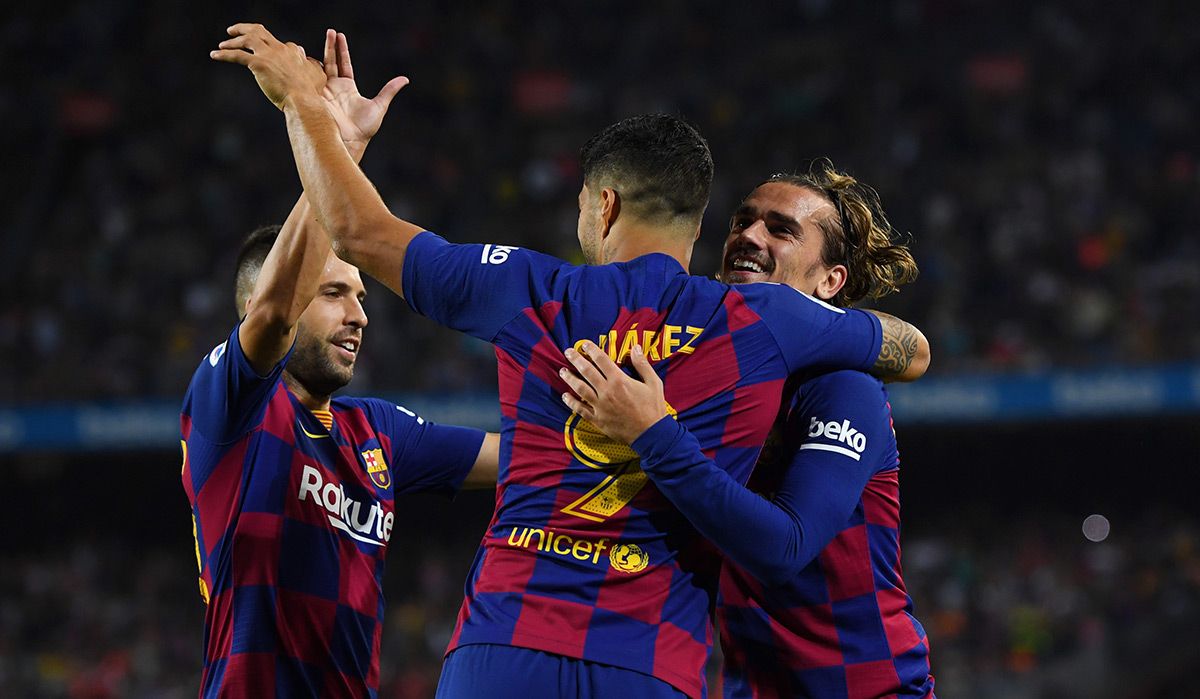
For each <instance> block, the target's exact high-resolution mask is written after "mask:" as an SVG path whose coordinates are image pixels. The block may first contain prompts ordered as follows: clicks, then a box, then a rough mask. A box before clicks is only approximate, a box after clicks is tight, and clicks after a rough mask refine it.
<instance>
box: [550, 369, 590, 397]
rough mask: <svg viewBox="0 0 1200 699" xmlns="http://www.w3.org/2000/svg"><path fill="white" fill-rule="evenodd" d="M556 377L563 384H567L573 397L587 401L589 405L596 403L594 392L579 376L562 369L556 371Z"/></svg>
mask: <svg viewBox="0 0 1200 699" xmlns="http://www.w3.org/2000/svg"><path fill="white" fill-rule="evenodd" d="M558 377H559V378H560V379H562V380H563V383H565V384H567V386H568V387H570V389H571V390H572V391H574V392H575V395H577V396H579V397H580V398H582V399H584V400H586V401H588V402H589V403H594V402H595V401H596V390H595V389H594V388H592V386H591V384H589V383H588V382H587V381H584V380H583V377H581V376H580V375H579V374H576V373H575V372H573V371H571V370H570V369H568V368H566V367H563V368H562V369H559V370H558Z"/></svg>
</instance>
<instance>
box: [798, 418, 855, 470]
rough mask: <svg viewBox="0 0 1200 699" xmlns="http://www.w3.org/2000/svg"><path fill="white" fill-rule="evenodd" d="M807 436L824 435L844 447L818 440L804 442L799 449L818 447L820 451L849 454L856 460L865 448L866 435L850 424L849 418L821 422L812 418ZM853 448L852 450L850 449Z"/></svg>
mask: <svg viewBox="0 0 1200 699" xmlns="http://www.w3.org/2000/svg"><path fill="white" fill-rule="evenodd" d="M808 436H809V438H813V437H824V438H826V439H832V440H834V441H837V442H841V443H842V444H845V445H846V446H847V447H850V449H847V448H846V447H840V446H838V445H836V444H823V443H820V442H805V443H804V444H801V445H800V448H801V449H818V450H821V451H832V452H834V453H836V454H842V455H844V456H849V457H850V458H851V459H854V460H855V461H858V460H859V459H861V458H862V453H863V452H864V451H866V449H867V435H865V434H863V433H862V432H859V431H858V430H856V429H854V428H853V427H851V426H850V421H849V420H842V421H841V422H838V421H837V420H830V421H829V422H821V421H820V420H818V419H817V418H815V417H814V418H813V419H812V421H811V422H809V423H808ZM851 450H853V451H851Z"/></svg>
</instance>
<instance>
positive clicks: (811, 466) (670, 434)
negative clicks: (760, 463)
mask: <svg viewBox="0 0 1200 699" xmlns="http://www.w3.org/2000/svg"><path fill="white" fill-rule="evenodd" d="M631 446H632V447H633V449H634V451H636V452H637V453H638V455H639V456H640V457H641V459H642V470H643V471H645V472H646V475H648V476H649V477H650V480H651V481H653V482H654V485H655V486H656V487H657V488H658V490H659V492H661V493H662V494H663V495H664V496H665V497H666V498H667V499H668V500H670V501H671V504H673V505H675V507H676V508H677V509H678V510H679V511H680V512H681V513H682V514H683V516H685V517H687V519H688V521H689V522H691V523H692V526H694V527H695V528H696V530H697V531H698V532H700V534H702V535H703V536H704V537H705V538H706V539H708V540H709V541H712V542H713V543H714V544H716V546H717V548H719V549H721V552H722V553H724V554H725V555H726V556H728V557H729V559H730V560H731V561H733V562H734V563H736V564H737V565H739V566H741V567H742V568H745V569H746V570H747V571H749V572H750V574H751V575H753V576H754V577H755V578H758V579H759V580H761V581H763V582H765V583H767V584H781V583H785V582H787V581H789V580H793V579H795V577H796V576H797V575H799V574H800V571H801V570H803V569H804V567H805V566H807V565H808V564H809V563H811V562H812V561H813V559H814V558H816V557H817V555H818V554H820V553H821V550H822V549H823V548H825V546H826V545H827V544H828V543H829V542H830V541H831V540H832V539H833V537H834V536H836V535H837V533H838V532H839V531H840V530H841V529H842V528H843V527H844V526H845V524H846V522H847V521H848V520H849V517H850V514H851V513H852V512H854V507H855V505H856V504H857V503H858V501H859V498H861V497H862V491H863V487H864V486H865V485H866V482H867V479H868V478H869V476H870V474H869V473H866V472H865V471H864V470H863V469H862V468H844V467H843V465H842V464H840V463H837V464H830V463H828V462H831V461H833V460H835V459H838V458H842V459H844V458H845V457H839V456H838V455H836V454H830V453H829V452H822V451H797V452H795V454H793V455H792V458H791V462H790V463H789V464H788V465H787V467H786V468H787V471H786V474H785V477H784V478H785V482H784V485H783V487H782V488H781V490H780V492H779V494H778V495H776V496H775V497H774V498H773V499H771V500H767V499H766V498H765V497H763V496H762V495H759V494H757V493H755V492H753V491H751V490H749V489H748V488H746V487H745V486H743V485H741V484H740V483H738V482H737V481H735V480H734V479H733V477H732V476H730V475H729V474H728V473H726V472H725V471H723V470H721V469H720V467H718V466H717V464H716V462H714V461H713V460H712V459H709V458H708V457H706V456H705V455H704V454H703V452H701V450H700V444H699V442H697V441H696V438H695V437H694V436H693V435H692V433H691V432H689V431H688V430H687V428H685V427H684V426H683V425H681V424H679V423H678V422H676V421H674V420H672V419H670V418H663V419H662V420H660V421H659V422H658V423H656V424H655V425H654V426H653V427H651V428H650V429H649V430H647V431H646V432H644V433H643V434H642V436H641V437H640V438H638V439H637V440H635V441H634V443H633V444H632V445H631Z"/></svg>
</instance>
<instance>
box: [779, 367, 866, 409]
mask: <svg viewBox="0 0 1200 699" xmlns="http://www.w3.org/2000/svg"><path fill="white" fill-rule="evenodd" d="M798 394H799V396H800V398H801V400H802V401H803V402H807V403H809V404H812V403H821V404H826V405H828V404H834V405H845V406H856V407H857V408H858V409H860V410H873V409H884V410H886V408H887V405H888V396H887V388H886V387H884V385H883V382H882V381H880V380H879V379H877V378H875V377H874V376H871V375H870V374H867V373H865V372H862V371H854V370H852V369H844V370H841V371H831V372H829V373H825V374H819V375H816V376H813V377H811V378H809V379H808V380H806V381H805V382H804V383H802V384H801V385H800V387H799V391H798Z"/></svg>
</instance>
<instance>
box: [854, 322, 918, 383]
mask: <svg viewBox="0 0 1200 699" xmlns="http://www.w3.org/2000/svg"><path fill="white" fill-rule="evenodd" d="M867 312H868V313H871V314H874V315H875V316H876V317H878V318H879V323H880V325H881V326H882V329H883V343H882V345H881V347H880V349H879V357H878V358H876V360H875V366H874V367H872V369H871V373H872V374H874V375H876V376H878V377H879V378H881V379H883V380H884V381H916V380H917V379H919V378H921V376H923V375H924V374H925V371H926V370H927V369H929V361H930V350H929V340H927V339H925V335H924V334H922V333H921V331H920V330H918V329H917V327H916V326H914V325H912V324H911V323H907V322H905V321H903V320H901V319H899V318H897V317H895V316H893V315H889V314H887V313H882V312H880V311H867Z"/></svg>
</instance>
